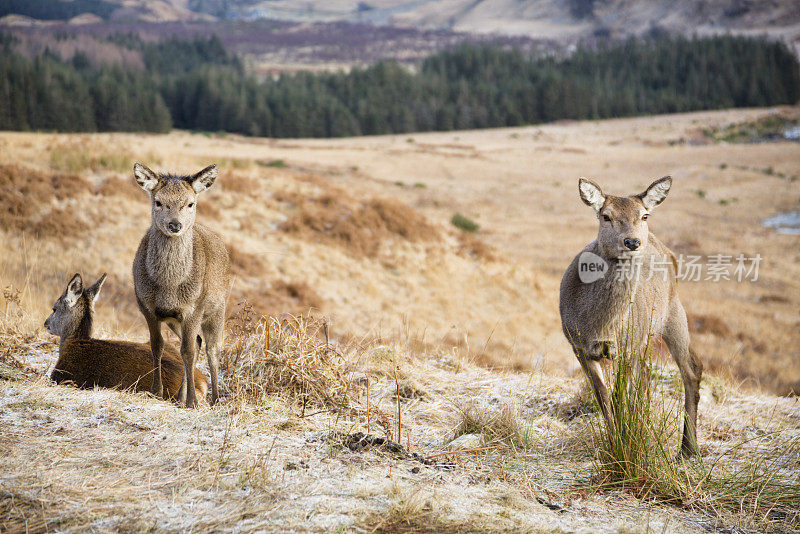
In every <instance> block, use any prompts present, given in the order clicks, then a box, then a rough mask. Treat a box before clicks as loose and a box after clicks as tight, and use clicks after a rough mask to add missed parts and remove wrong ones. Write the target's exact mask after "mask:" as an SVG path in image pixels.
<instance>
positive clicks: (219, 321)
mask: <svg viewBox="0 0 800 534" xmlns="http://www.w3.org/2000/svg"><path fill="white" fill-rule="evenodd" d="M224 325H225V309H224V308H221V309H220V310H219V311H218V312H217V313H215V314H214V315H212V316H211V317H210V318H208V320H207V321H206V322H204V323H203V337H204V338H205V341H206V357H207V358H208V371H209V373H210V374H211V405H212V406H213V405H214V404H216V403H217V401H218V400H219V351H220V350H221V349H222V339H223V327H224Z"/></svg>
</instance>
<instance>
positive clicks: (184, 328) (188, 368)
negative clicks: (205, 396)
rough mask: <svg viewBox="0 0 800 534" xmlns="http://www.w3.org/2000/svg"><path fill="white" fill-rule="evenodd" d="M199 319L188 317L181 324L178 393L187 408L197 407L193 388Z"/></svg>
mask: <svg viewBox="0 0 800 534" xmlns="http://www.w3.org/2000/svg"><path fill="white" fill-rule="evenodd" d="M199 329H200V325H199V321H198V320H196V319H194V318H189V319H187V320H185V321H184V322H183V323H182V324H181V358H182V359H183V380H182V381H181V389H180V393H179V400H180V402H182V403H184V405H185V406H186V407H187V408H196V407H197V396H196V395H195V390H194V362H195V358H196V357H197V336H198V332H199Z"/></svg>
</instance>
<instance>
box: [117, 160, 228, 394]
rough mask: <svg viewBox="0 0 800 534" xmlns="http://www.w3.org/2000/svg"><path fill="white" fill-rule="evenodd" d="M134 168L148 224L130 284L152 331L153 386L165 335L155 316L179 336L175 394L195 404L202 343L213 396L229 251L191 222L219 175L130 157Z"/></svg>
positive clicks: (157, 384)
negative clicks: (161, 169)
mask: <svg viewBox="0 0 800 534" xmlns="http://www.w3.org/2000/svg"><path fill="white" fill-rule="evenodd" d="M133 175H134V177H135V178H136V182H137V183H138V184H139V186H140V187H141V188H142V189H144V190H145V191H147V192H148V193H150V201H151V205H152V211H151V224H150V229H149V230H148V231H147V233H145V235H144V237H143V238H142V241H141V243H140V244H139V249H138V250H137V251H136V257H135V258H134V260H133V285H134V289H135V291H136V301H137V302H138V303H139V309H140V310H141V312H142V314H143V315H144V317H145V319H146V320H147V326H148V328H149V330H150V346H151V349H152V354H153V369H154V370H155V371H156V372H154V373H153V384H152V389H151V391H152V393H153V394H154V395H157V396H161V395H162V394H163V387H162V383H161V373H160V372H158V370H160V369H161V354H162V350H163V346H164V339H163V337H162V334H161V323H162V322H166V323H167V325H168V326H169V327H170V328H171V329H172V330H173V331H174V332H175V333H176V334H178V336H179V337H180V338H181V358H182V359H183V367H184V373H183V382H182V384H181V389H180V394H179V399H180V401H181V402H183V403H184V404H185V405H186V406H187V407H195V406H196V405H197V399H196V397H195V392H194V373H193V372H192V370H193V369H194V368H195V367H194V365H195V355H196V351H198V350H199V349H200V347H201V345H202V343H201V338H200V332H201V331H202V334H203V335H202V341H204V342H205V347H206V355H207V356H208V367H209V370H210V372H211V399H212V400H211V402H212V404H214V403H216V402H217V400H218V399H219V385H218V373H219V350H220V348H221V346H222V335H223V329H224V327H225V297H226V295H227V292H228V284H229V280H230V262H229V260H228V251H227V250H226V249H225V244H224V243H223V242H222V239H221V238H220V237H219V236H218V235H217V234H215V233H214V232H212V231H211V230H209V229H208V228H206V227H204V226H202V225H200V224H195V217H196V214H197V211H196V210H197V197H198V195H199V194H200V193H201V192H202V191H205V190H206V189H208V188H209V187H211V185H212V184H213V183H214V181H215V180H216V178H217V167H216V165H211V166H209V167H206V168H205V169H203V170H202V171H200V172H198V173H197V174H194V175H192V176H175V175H171V174H156V173H154V172H153V171H151V170H150V169H148V168H147V167H145V166H144V165H141V164H140V163H136V164H135V165H134V166H133Z"/></svg>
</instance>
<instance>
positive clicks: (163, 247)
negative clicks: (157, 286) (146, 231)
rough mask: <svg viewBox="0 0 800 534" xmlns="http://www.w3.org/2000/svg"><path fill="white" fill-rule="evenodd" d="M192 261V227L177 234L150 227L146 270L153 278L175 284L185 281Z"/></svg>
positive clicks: (190, 270) (189, 272) (190, 269)
mask: <svg viewBox="0 0 800 534" xmlns="http://www.w3.org/2000/svg"><path fill="white" fill-rule="evenodd" d="M193 261H194V228H190V229H189V230H187V231H186V233H184V234H182V235H180V236H177V237H172V236H167V235H164V234H163V233H162V232H160V231H159V230H157V229H156V228H153V227H150V236H149V239H148V245H147V258H146V264H147V271H148V274H149V275H150V276H151V277H152V278H153V279H155V280H158V281H163V282H166V283H169V284H170V285H177V284H180V283H182V282H184V281H186V280H187V279H188V278H189V276H190V275H191V272H192V264H193Z"/></svg>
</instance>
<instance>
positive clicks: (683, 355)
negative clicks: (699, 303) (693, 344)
mask: <svg viewBox="0 0 800 534" xmlns="http://www.w3.org/2000/svg"><path fill="white" fill-rule="evenodd" d="M661 337H662V338H663V339H664V343H666V345H667V348H668V349H669V352H670V354H672V358H673V359H674V360H675V363H677V364H678V369H679V370H680V373H681V379H682V380H683V391H684V396H685V401H684V411H685V417H684V421H683V438H682V440H681V454H683V455H684V456H692V455H695V454H698V452H699V450H698V448H697V405H698V403H699V402H700V379H701V378H702V376H703V364H702V362H700V360H699V359H698V358H697V355H696V354H695V353H694V352H693V351H692V350H691V349H690V348H689V327H688V326H687V323H686V312H685V311H684V309H683V306H682V305H681V303H680V302H679V301H678V300H677V299H675V300H674V301H673V303H672V306H671V308H670V313H669V316H668V318H667V321H666V324H665V325H664V331H663V332H662V334H661Z"/></svg>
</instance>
